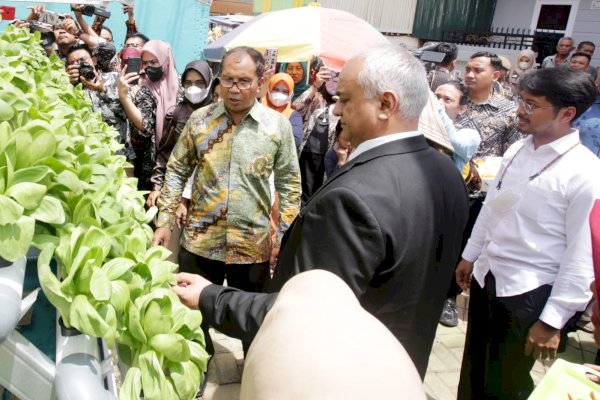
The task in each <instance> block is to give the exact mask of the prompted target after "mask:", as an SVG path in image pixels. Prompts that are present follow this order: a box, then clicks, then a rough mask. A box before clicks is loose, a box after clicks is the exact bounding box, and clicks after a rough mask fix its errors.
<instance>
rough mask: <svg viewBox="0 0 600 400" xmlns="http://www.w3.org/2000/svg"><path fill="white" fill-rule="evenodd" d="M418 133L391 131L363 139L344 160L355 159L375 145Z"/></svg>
mask: <svg viewBox="0 0 600 400" xmlns="http://www.w3.org/2000/svg"><path fill="white" fill-rule="evenodd" d="M419 135H422V133H421V132H419V131H410V132H400V133H392V134H389V135H385V136H379V137H377V138H375V139H369V140H365V141H364V142H362V143H361V144H359V145H358V147H357V148H356V149H354V151H352V153H350V156H349V157H348V161H346V162H347V163H348V162H350V161H351V160H353V159H355V158H356V157H358V156H359V155H361V154H362V153H364V152H365V151H369V150H371V149H374V148H375V147H378V146H381V145H384V144H386V143H390V142H393V141H395V140H400V139H408V138H410V137H415V136H419Z"/></svg>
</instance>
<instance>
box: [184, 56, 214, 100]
mask: <svg viewBox="0 0 600 400" xmlns="http://www.w3.org/2000/svg"><path fill="white" fill-rule="evenodd" d="M190 70H194V71H196V72H197V73H199V74H200V75H201V76H202V79H204V82H206V88H207V89H208V95H207V96H206V98H205V99H204V100H202V101H201V102H200V104H197V105H194V108H196V109H198V108H200V107H204V106H207V105H209V104H210V103H212V95H211V93H212V90H213V89H212V87H211V85H212V71H211V69H210V67H209V66H208V63H207V62H206V61H201V60H196V61H192V62H190V63H188V65H186V66H185V69H184V70H183V74H181V82H182V84H183V81H184V80H185V76H186V75H187V73H188V72H189V71H190Z"/></svg>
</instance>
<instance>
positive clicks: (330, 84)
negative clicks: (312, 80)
mask: <svg viewBox="0 0 600 400" xmlns="http://www.w3.org/2000/svg"><path fill="white" fill-rule="evenodd" d="M325 89H326V90H327V93H329V94H330V95H331V96H335V90H336V89H337V82H334V81H333V79H330V80H328V81H327V82H325Z"/></svg>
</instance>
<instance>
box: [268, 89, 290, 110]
mask: <svg viewBox="0 0 600 400" xmlns="http://www.w3.org/2000/svg"><path fill="white" fill-rule="evenodd" d="M269 100H271V103H273V105H274V106H275V107H281V106H284V105H286V104H287V102H288V101H290V96H286V95H285V94H284V93H280V92H269Z"/></svg>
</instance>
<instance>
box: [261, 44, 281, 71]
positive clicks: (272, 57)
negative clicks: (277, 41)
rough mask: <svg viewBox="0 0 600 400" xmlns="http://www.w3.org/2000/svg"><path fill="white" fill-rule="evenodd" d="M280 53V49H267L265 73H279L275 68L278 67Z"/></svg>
mask: <svg viewBox="0 0 600 400" xmlns="http://www.w3.org/2000/svg"><path fill="white" fill-rule="evenodd" d="M278 52H279V49H276V48H267V49H265V54H264V58H265V71H267V72H269V71H272V72H273V73H275V72H277V71H275V66H276V65H277V53H278Z"/></svg>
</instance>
